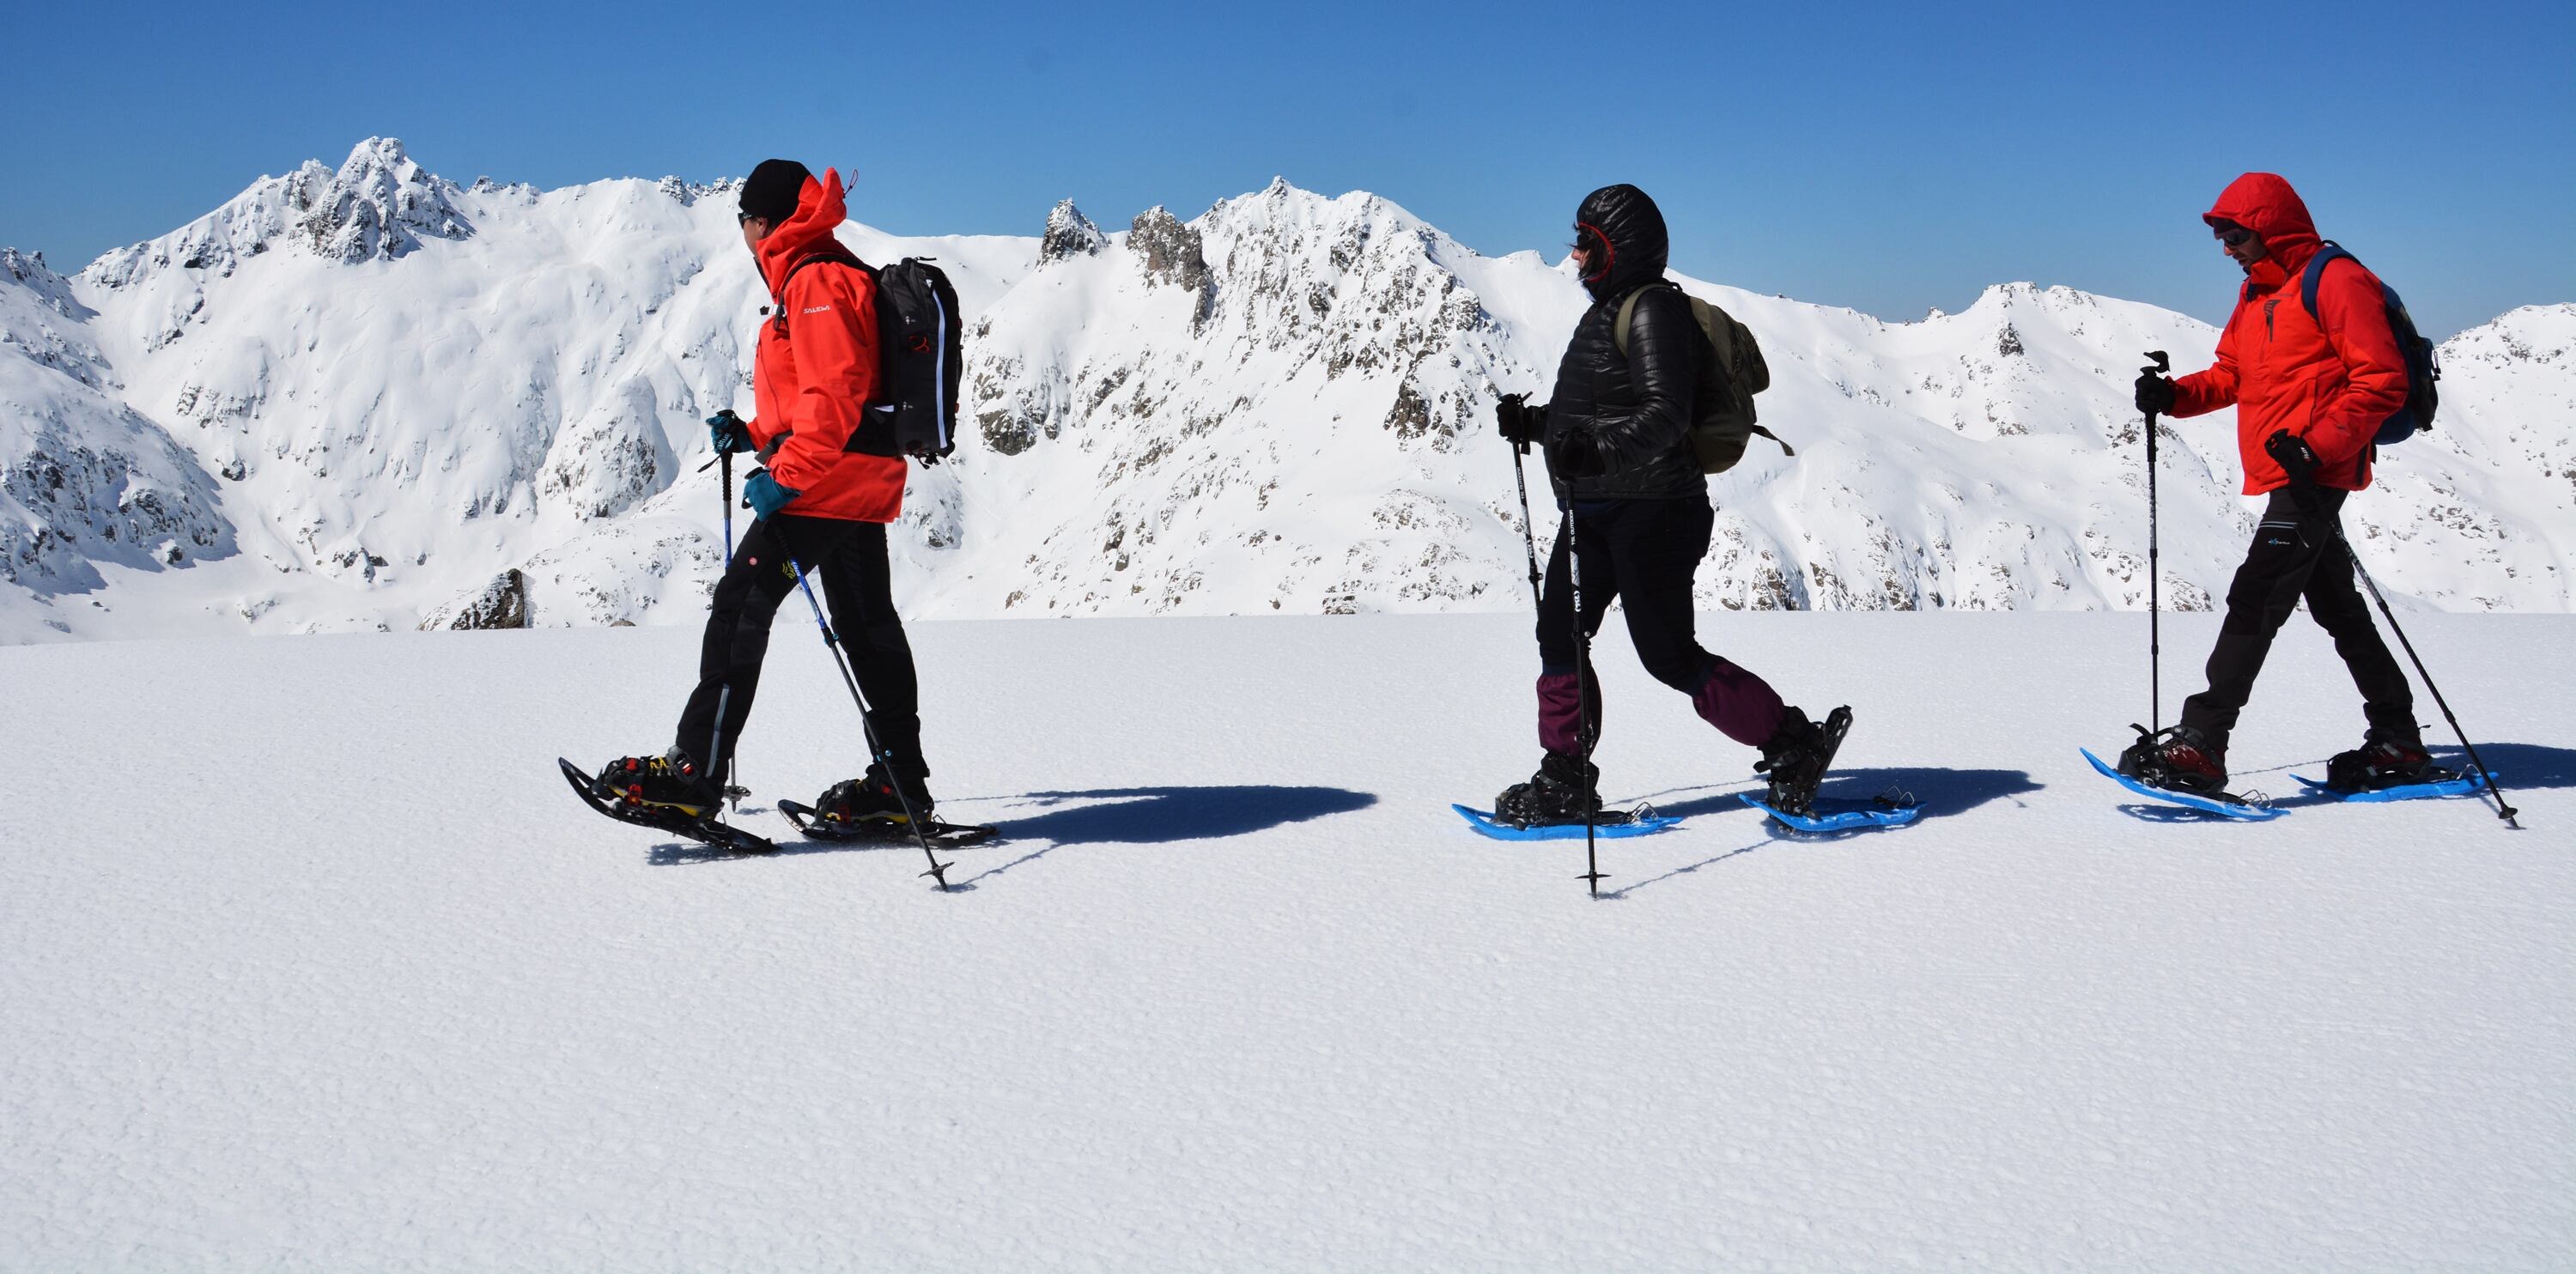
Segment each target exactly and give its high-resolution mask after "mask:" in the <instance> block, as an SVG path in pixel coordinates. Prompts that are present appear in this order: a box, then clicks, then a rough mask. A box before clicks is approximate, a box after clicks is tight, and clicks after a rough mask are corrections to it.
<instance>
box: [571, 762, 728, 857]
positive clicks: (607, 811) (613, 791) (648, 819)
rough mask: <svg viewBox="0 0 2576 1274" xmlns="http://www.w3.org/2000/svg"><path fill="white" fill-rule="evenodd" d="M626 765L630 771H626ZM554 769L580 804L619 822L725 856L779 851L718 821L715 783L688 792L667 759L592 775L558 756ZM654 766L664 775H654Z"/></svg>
mask: <svg viewBox="0 0 2576 1274" xmlns="http://www.w3.org/2000/svg"><path fill="white" fill-rule="evenodd" d="M629 765H632V766H633V767H634V768H633V769H631V770H630V769H628V768H627V767H628V766H629ZM555 766H556V768H558V769H560V770H562V771H563V776H564V781H565V782H566V783H569V784H571V785H572V790H573V792H574V794H576V795H578V796H580V797H581V801H582V804H584V805H587V806H589V807H590V808H591V809H592V810H593V811H595V812H597V813H599V814H601V815H602V816H605V817H608V818H613V819H616V820H617V821H618V822H621V823H631V824H634V825H635V826H637V827H649V828H652V829H653V830H655V831H658V832H668V833H670V834H671V835H673V836H679V837H683V838H685V839H688V840H693V841H696V842H698V843H699V844H701V845H709V846H713V847H714V848H717V849H721V850H724V851H725V852H727V853H733V854H767V853H775V852H776V851H777V849H778V846H776V845H774V844H771V843H770V842H769V840H768V839H767V838H765V837H760V836H755V835H753V834H752V833H750V832H746V831H744V830H742V829H741V828H739V827H735V826H732V825H730V824H727V823H723V822H719V821H717V819H716V817H715V813H716V800H717V796H718V793H717V792H716V791H715V790H714V789H715V784H713V783H712V782H706V781H704V780H695V781H697V782H700V783H702V785H703V788H704V790H698V789H694V788H690V787H688V786H687V783H688V782H690V781H692V780H690V779H689V778H688V776H686V775H681V776H673V775H671V774H670V773H669V770H670V766H669V764H668V762H667V759H666V758H663V757H620V758H618V759H617V760H615V761H611V762H609V763H608V765H607V766H606V767H605V768H603V769H602V770H601V771H600V772H599V773H598V774H595V775H594V774H591V773H590V772H588V771H586V770H584V769H582V768H581V767H580V766H578V765H575V764H573V763H572V762H570V761H567V760H565V759H563V758H562V757H556V758H555ZM655 766H661V767H662V771H663V772H662V773H660V774H659V775H656V774H655V771H654V769H653V767H655ZM692 768H694V767H692ZM648 776H650V782H648V781H647V780H648ZM675 777H676V780H677V781H675ZM648 796H650V797H653V798H654V799H650V800H648V799H647V797H648Z"/></svg>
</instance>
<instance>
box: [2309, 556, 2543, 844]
mask: <svg viewBox="0 0 2576 1274" xmlns="http://www.w3.org/2000/svg"><path fill="white" fill-rule="evenodd" d="M2335 539H2337V540H2338V541H2341V542H2342V544H2343V555H2344V556H2345V557H2347V558H2350V559H2352V573H2353V574H2355V575H2358V576H2360V577H2361V583H2362V587H2364V588H2367V589H2369V590H2370V600H2372V601H2374V602H2377V603H2379V613H2380V615H2381V616H2383V617H2384V618H2386V619H2387V620H2388V631H2390V632H2393V633H2395V634H2397V644H2398V645H2400V646H2403V647H2405V648H2406V658H2407V659H2409V660H2411V661H2413V663H2414V664H2415V675H2416V676H2418V677H2422V678H2423V679H2424V688H2425V689H2427V690H2430V691H2432V692H2433V702H2434V703H2435V704H2438V705H2440V707H2441V709H2442V719H2443V720H2445V721H2448V722H2450V723H2451V733H2453V734H2455V735H2458V736H2459V737H2460V746H2461V747H2463V748H2465V749H2467V750H2468V753H2469V764H2471V765H2474V766H2476V767H2478V777H2479V778H2481V779H2484V780H2485V781H2486V785H2487V790H2488V791H2490V792H2493V793H2495V798H2496V817H2497V818H2500V819H2503V820H2504V825H2505V826H2507V827H2510V828H2512V829H2514V830H2515V831H2521V830H2522V824H2520V823H2517V822H2515V821H2513V820H2514V815H2515V813H2517V811H2516V810H2515V809H2514V808H2513V807H2512V806H2510V805H2507V804H2505V800H2504V789H2502V788H2500V787H2497V786H2496V781H2495V775H2493V774H2490V773H2488V772H2487V763H2486V762H2485V761H2482V760H2480V759H2478V745H2476V744H2474V743H2471V742H2469V732H2468V731H2466V730H2463V729H2461V728H2460V719H2459V718H2458V717H2456V716H2453V715H2451V704H2450V701H2449V700H2446V699H2444V698H2443V697H2442V688H2441V687H2440V686H2437V685H2434V684H2433V674H2431V673H2429V672H2426V671H2424V660H2423V658H2422V657H2421V656H2419V655H2417V654H2416V653H2415V643H2413V642H2411V641H2408V640H2406V630H2405V629H2403V628H2400V627H2398V626H2397V614H2396V612H2394V611H2391V610H2389V609H2388V599H2387V598H2385V597H2382V596H2380V595H2379V585H2378V584H2377V583H2374V582H2373V581H2372V580H2371V578H2370V572H2369V571H2366V570H2363V569H2362V566H2361V554H2359V553H2356V552H2353V550H2352V541H2351V540H2348V539H2345V538H2344V533H2343V522H2342V520H2341V519H2337V520H2336V522H2335Z"/></svg>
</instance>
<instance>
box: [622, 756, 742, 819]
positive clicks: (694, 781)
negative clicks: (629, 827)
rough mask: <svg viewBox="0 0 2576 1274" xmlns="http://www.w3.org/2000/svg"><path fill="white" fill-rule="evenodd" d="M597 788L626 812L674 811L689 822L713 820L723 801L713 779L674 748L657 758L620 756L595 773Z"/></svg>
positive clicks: (721, 790)
mask: <svg viewBox="0 0 2576 1274" xmlns="http://www.w3.org/2000/svg"><path fill="white" fill-rule="evenodd" d="M598 783H599V787H600V790H601V792H602V793H603V794H604V795H606V796H607V797H608V798H609V799H610V800H613V801H616V802H618V803H619V804H621V805H624V806H626V807H627V808H629V809H665V810H676V811H678V812H679V813H681V814H683V815H685V816H687V817H689V818H691V819H705V818H712V817H714V816H715V812H716V806H717V805H718V804H719V803H721V802H722V801H723V800H724V792H723V789H722V787H721V786H720V785H719V784H718V783H717V782H716V781H715V776H713V775H710V774H707V773H705V772H703V771H701V770H699V769H698V763H697V762H696V761H693V760H691V759H689V755H688V753H685V752H682V751H681V750H679V749H678V748H673V749H671V750H670V751H669V752H668V753H665V754H663V755H661V756H622V757H619V758H617V759H616V760H614V761H611V762H609V763H608V765H607V766H606V767H605V768H603V769H602V770H600V772H599V780H598Z"/></svg>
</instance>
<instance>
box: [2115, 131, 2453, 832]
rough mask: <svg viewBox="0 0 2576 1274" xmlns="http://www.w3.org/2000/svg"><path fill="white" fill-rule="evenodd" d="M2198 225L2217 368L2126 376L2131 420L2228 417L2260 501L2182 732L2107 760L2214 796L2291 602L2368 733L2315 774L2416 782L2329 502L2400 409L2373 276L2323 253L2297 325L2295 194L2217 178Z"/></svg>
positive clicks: (2379, 645) (2308, 245) (2407, 717)
mask: <svg viewBox="0 0 2576 1274" xmlns="http://www.w3.org/2000/svg"><path fill="white" fill-rule="evenodd" d="M2201 220H2203V221H2205V222H2207V223H2208V224H2209V228H2210V231H2211V232H2212V233H2213V234H2215V235H2216V236H2217V238H2218V243H2219V246H2220V248H2221V249H2222V250H2224V251H2225V252H2226V253H2227V255H2228V256H2229V257H2230V258H2232V259H2234V260H2235V262H2236V263H2237V264H2238V265H2239V266H2241V267H2243V268H2244V270H2245V285H2244V288H2243V290H2242V291H2241V292H2239V293H2238V295H2237V300H2236V312H2235V313H2233V314H2231V315H2229V316H2228V319H2227V328H2226V330H2225V331H2223V332H2221V333H2220V334H2219V337H2218V361H2217V362H2216V363H2215V364H2213V365H2212V366H2211V367H2210V368H2209V369H2208V370H2206V371H2201V372H2195V373H2193V374H2191V375H2189V376H2184V377H2181V378H2180V379H2176V380H2167V379H2166V378H2165V377H2163V376H2161V375H2158V374H2157V373H2156V372H2154V371H2152V370H2150V371H2148V372H2146V373H2145V374H2143V375H2141V376H2139V377H2138V384H2137V405H2138V410H2139V411H2141V412H2148V413H2163V414H2166V415H2171V416H2176V417H2185V416H2198V415H2202V414H2205V413H2207V412H2213V411H2217V410H2219V409H2220V408H2223V407H2231V406H2232V407H2234V408H2236V445H2237V450H2238V451H2239V453H2240V454H2241V455H2242V457H2243V459H2244V464H2245V494H2247V495H2259V496H2265V497H2268V498H2267V499H2266V501H2265V503H2264V506H2263V519H2262V523H2261V525H2259V526H2258V527H2256V528H2255V531H2254V544H2253V547H2252V548H2251V549H2250V550H2248V551H2247V553H2246V556H2245V565H2243V566H2241V567H2239V568H2237V571H2236V580H2235V582H2234V583H2233V584H2231V585H2230V586H2229V587H2228V590H2227V618H2226V620H2225V622H2224V623H2223V624H2221V626H2220V628H2219V632H2218V645H2217V647H2216V648H2215V649H2213V650H2212V651H2210V654H2209V688H2208V689H2207V690H2204V691H2202V692H2200V693H2199V694H2196V695H2193V696H2192V697H2191V698H2189V699H2187V700H2185V701H2184V702H2183V708H2182V722H2181V724H2179V725H2176V726H2174V727H2172V728H2170V729H2168V730H2165V731H2164V732H2162V733H2160V734H2157V735H2155V736H2153V737H2151V738H2147V739H2142V740H2140V741H2139V742H2138V743H2137V744H2135V745H2133V746H2132V747H2130V748H2129V750H2128V751H2127V752H2125V753H2123V754H2121V757H2120V770H2121V772H2122V773H2124V774H2127V775H2129V776H2130V777H2132V778H2137V779H2140V780H2142V781H2145V782H2149V783H2153V784H2156V785H2158V786H2163V787H2173V788H2180V789H2184V790H2188V791H2199V792H2217V791H2221V790H2223V789H2224V788H2225V787H2226V786H2227V736H2228V732H2229V731H2230V730H2232V729H2234V728H2235V725H2236V716H2237V713H2238V712H2239V711H2241V710H2242V709H2243V708H2244V707H2245V701H2246V699H2247V698H2248V697H2250V696H2251V695H2252V694H2253V693H2254V678H2255V674H2257V673H2259V672H2261V671H2262V670H2263V657H2264V656H2265V655H2266V654H2267V653H2269V652H2270V650H2271V648H2272V636H2273V634H2275V633H2277V632H2279V631H2280V628H2281V624H2282V622H2283V621H2284V620H2287V619H2288V618H2289V617H2290V612H2291V611H2292V610H2294V609H2296V608H2297V606H2298V604H2299V599H2300V598H2302V597H2304V598H2306V599H2307V603H2308V613H2309V614H2310V615H2312V616H2314V617H2315V618H2316V621H2317V623H2318V624H2319V625H2321V626H2323V627H2324V628H2325V630H2326V631H2327V632H2328V633H2330V634H2332V635H2333V637H2334V643H2335V653H2336V654H2338V655H2341V656H2342V657H2343V661H2344V664H2345V666H2346V667H2348V668H2350V669H2351V670H2352V680H2353V684H2354V685H2356V686H2358V687H2359V688H2360V690H2361V697H2362V701H2363V709H2362V711H2363V716H2364V718H2365V719H2366V721H2367V722H2368V730H2367V731H2366V733H2364V735H2363V736H2362V745H2361V747H2359V748H2356V749H2354V750H2353V751H2350V752H2345V753H2342V754H2339V755H2337V756H2336V757H2335V758H2334V759H2333V761H2331V762H2329V764H2328V766H2327V778H2328V780H2329V781H2330V782H2333V783H2334V784H2335V785H2336V786H2338V787H2344V788H2347V789H2350V790H2361V789H2365V788H2376V787H2387V786H2390V785H2392V784H2396V783H2404V782H2415V781H2418V780H2419V779H2420V778H2421V777H2422V776H2423V774H2424V771H2425V770H2426V768H2427V767H2428V764H2429V762H2430V760H2431V758H2430V757H2428V756H2427V755H2426V754H2425V752H2424V746H2423V742H2422V740H2421V739H2420V738H2419V737H2418V736H2417V733H2416V727H2415V698H2414V693H2413V691H2412V690H2411V689H2410V688H2409V687H2408V685H2407V683H2406V673H2405V670H2404V669H2402V668H2400V667H2398V665H2397V660H2396V659H2395V658H2394V657H2392V656H2391V655H2390V654H2389V653H2388V645H2387V643H2386V642H2383V641H2381V640H2380V638H2379V630H2378V629H2377V628H2375V627H2373V626H2372V624H2371V622H2370V613H2369V612H2368V611H2367V610H2365V609H2364V608H2363V605H2362V600H2361V594H2360V593H2359V592H2358V591H2356V590H2355V589H2354V588H2353V579H2352V551H2351V549H2350V548H2348V547H2347V546H2346V545H2345V544H2344V541H2343V526H2342V522H2341V520H2340V515H2341V512H2342V509H2343V503H2344V500H2345V499H2346V498H2347V497H2349V495H2350V494H2351V493H2352V492H2355V491H2359V490H2361V489H2363V488H2365V487H2367V486H2369V485H2370V461H2371V451H2372V447H2371V438H2372V436H2373V435H2374V434H2375V433H2377V431H2378V429H2379V425H2380V422H2382V421H2384V420H2386V419H2387V418H2388V417H2389V416H2390V415H2391V414H2393V413H2395V412H2396V411H2397V410H2398V409H2399V408H2402V407H2404V406H2405V405H2406V362H2405V359H2404V356H2403V355H2402V354H2401V353H2400V352H2399V350H2398V346H2397V336H2396V333H2395V332H2394V331H2392V330H2391V329H2390V327H2389V324H2388V315H2387V309H2386V306H2387V302H2386V300H2385V297H2384V294H2383V292H2382V289H2381V287H2380V282H2379V279H2378V278H2377V277H2376V276H2374V275H2372V274H2371V272H2370V271H2369V270H2367V269H2364V268H2363V267H2362V264H2361V263H2360V262H2359V261H2355V260H2353V259H2351V258H2350V257H2337V258H2334V259H2331V260H2329V261H2328V262H2327V263H2326V266H2325V268H2324V270H2323V271H2322V272H2321V273H2320V274H2319V276H2318V282H2317V304H2316V313H2315V314H2314V315H2313V316H2311V315H2310V314H2309V312H2308V309H2307V306H2306V305H2305V304H2304V303H2303V302H2302V300H2301V298H2300V295H2299V279H2300V275H2301V273H2302V272H2303V271H2304V270H2306V269H2307V266H2308V262H2309V260H2310V259H2311V258H2313V257H2314V256H2315V255H2316V254H2317V252H2318V251H2319V250H2320V248H2321V247H2322V246H2323V240H2321V239H2319V238H2318V236H2317V228H2316V223H2315V222H2313V221H2311V220H2310V219H2309V217H2308V206H2307V205H2306V204H2305V203H2303V202H2301V201H2300V199H2299V195H2298V192H2297V191H2294V190H2292V189H2290V183H2289V182H2287V181H2285V180H2283V179H2282V178H2280V177H2278V176H2275V175H2273V174H2271V173H2247V174H2245V175H2244V176H2242V177H2239V178H2237V179H2236V180H2235V181H2233V182H2231V183H2229V184H2228V187H2227V189H2226V191H2225V192H2223V193H2222V194H2220V195H2219V197H2218V202H2217V203H2216V204H2215V205H2214V206H2212V207H2211V208H2210V210H2209V211H2208V212H2207V213H2206V214H2204V215H2203V216H2202V218H2201Z"/></svg>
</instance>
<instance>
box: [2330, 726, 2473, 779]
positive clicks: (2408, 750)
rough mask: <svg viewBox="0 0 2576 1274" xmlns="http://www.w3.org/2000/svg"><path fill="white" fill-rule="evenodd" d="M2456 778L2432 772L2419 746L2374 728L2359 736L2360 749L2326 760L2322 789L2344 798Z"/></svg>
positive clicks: (2427, 754) (2428, 755)
mask: <svg viewBox="0 0 2576 1274" xmlns="http://www.w3.org/2000/svg"><path fill="white" fill-rule="evenodd" d="M2458 777H2459V776H2458V775H2457V774H2454V773H2451V772H2448V771H2443V770H2436V769H2434V768H2433V754H2432V753H2430V752H2427V751H2425V750H2424V745H2423V744H2422V743H2419V742H2417V741H2416V740H2414V739H2408V738H2399V737H2397V736H2396V735H2394V734H2391V733H2389V732H2388V731H2385V730H2380V729H2376V728H2374V729H2372V730H2371V731H2370V732H2369V733H2367V734H2364V735H2363V736H2362V737H2361V746H2360V747H2357V748H2354V749H2353V750H2352V751H2350V752H2338V753H2336V754H2334V756H2333V757H2331V758H2329V759H2328V760H2327V761H2326V786H2327V787H2329V788H2331V789H2333V790H2335V791H2337V792H2342V793H2345V794H2347V795H2348V794H2351V793H2354V792H2376V791H2379V790H2380V789H2382V788H2391V787H2406V786H2411V785H2413V784H2418V783H2434V782H2440V781H2443V780H2446V779H2455V778H2458Z"/></svg>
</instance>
